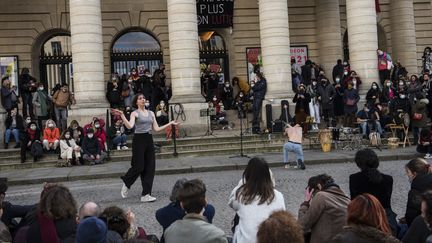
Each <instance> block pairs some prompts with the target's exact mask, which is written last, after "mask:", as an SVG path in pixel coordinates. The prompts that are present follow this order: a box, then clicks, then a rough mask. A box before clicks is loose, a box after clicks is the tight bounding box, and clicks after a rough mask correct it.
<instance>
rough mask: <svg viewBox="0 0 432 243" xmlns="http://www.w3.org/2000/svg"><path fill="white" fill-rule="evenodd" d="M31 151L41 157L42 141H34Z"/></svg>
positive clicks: (33, 154) (35, 155)
mask: <svg viewBox="0 0 432 243" xmlns="http://www.w3.org/2000/svg"><path fill="white" fill-rule="evenodd" d="M30 153H31V154H32V156H33V157H40V156H42V154H43V148H42V143H41V142H39V141H35V142H33V144H32V145H31V149H30Z"/></svg>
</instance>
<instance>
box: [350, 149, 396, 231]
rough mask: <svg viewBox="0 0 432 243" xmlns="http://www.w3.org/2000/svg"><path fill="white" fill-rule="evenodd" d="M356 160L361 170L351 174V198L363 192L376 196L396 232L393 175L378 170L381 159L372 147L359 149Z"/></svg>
mask: <svg viewBox="0 0 432 243" xmlns="http://www.w3.org/2000/svg"><path fill="white" fill-rule="evenodd" d="M354 161H355V162H356V164H357V167H358V168H359V169H360V172H357V173H355V174H352V175H350V176H349V188H350V194H351V200H352V199H354V198H355V197H357V196H358V195H361V194H363V193H369V194H371V195H372V196H374V197H376V198H377V199H378V201H379V202H380V203H381V205H382V206H383V208H384V210H385V212H386V215H387V219H388V220H389V225H390V227H391V229H392V232H394V233H396V231H397V221H396V214H395V213H394V212H393V210H392V208H391V196H392V191H393V177H391V176H389V175H386V174H383V173H381V172H380V171H379V170H378V166H379V159H378V156H377V155H376V153H375V152H374V151H373V150H371V149H363V150H359V151H358V152H357V153H356V155H355V158H354Z"/></svg>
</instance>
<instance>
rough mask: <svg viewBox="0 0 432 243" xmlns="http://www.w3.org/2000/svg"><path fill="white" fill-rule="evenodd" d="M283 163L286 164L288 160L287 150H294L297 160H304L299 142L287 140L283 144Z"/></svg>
mask: <svg viewBox="0 0 432 243" xmlns="http://www.w3.org/2000/svg"><path fill="white" fill-rule="evenodd" d="M283 152H284V163H285V164H287V163H288V162H289V158H288V157H289V152H294V153H295V155H296V158H297V161H299V160H301V161H302V162H304V157H303V149H302V145H301V144H297V143H292V142H288V143H286V144H284V150H283Z"/></svg>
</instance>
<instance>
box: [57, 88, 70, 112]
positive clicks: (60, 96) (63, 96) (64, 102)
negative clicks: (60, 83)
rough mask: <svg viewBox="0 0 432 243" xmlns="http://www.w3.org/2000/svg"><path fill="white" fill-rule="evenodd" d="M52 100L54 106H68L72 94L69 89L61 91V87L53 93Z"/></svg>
mask: <svg viewBox="0 0 432 243" xmlns="http://www.w3.org/2000/svg"><path fill="white" fill-rule="evenodd" d="M52 100H53V103H54V105H55V106H56V107H62V108H65V107H68V106H69V105H71V104H72V103H73V102H74V100H73V96H72V94H71V93H70V92H69V90H67V91H66V92H63V91H62V90H61V89H60V90H57V91H56V92H55V93H54V95H53V98H52Z"/></svg>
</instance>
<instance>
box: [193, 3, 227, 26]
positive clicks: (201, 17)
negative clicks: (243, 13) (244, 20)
mask: <svg viewBox="0 0 432 243" xmlns="http://www.w3.org/2000/svg"><path fill="white" fill-rule="evenodd" d="M196 3H197V17H198V28H201V29H203V28H205V29H209V28H228V27H232V26H233V15H234V0H196Z"/></svg>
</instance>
